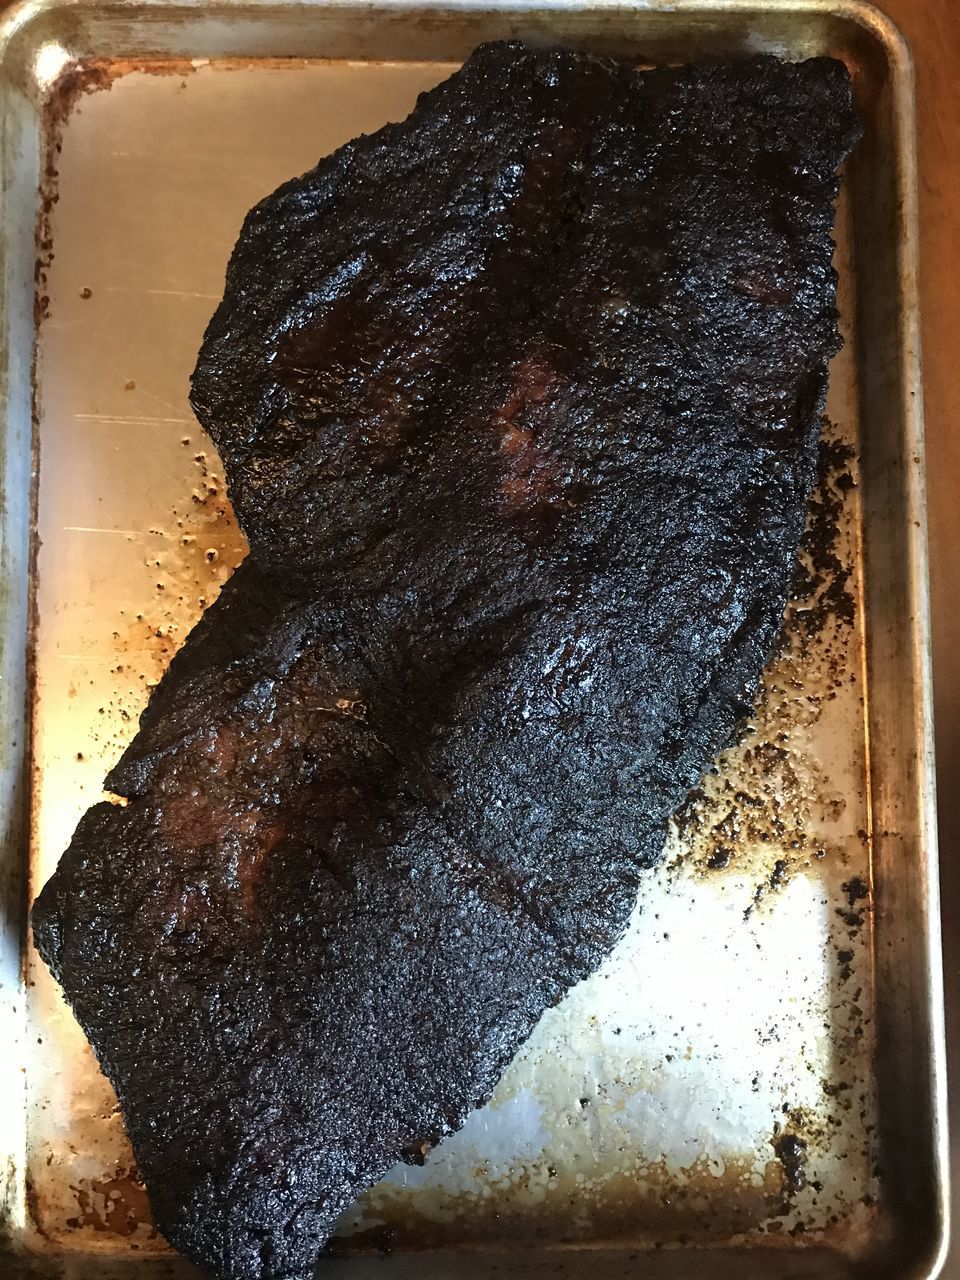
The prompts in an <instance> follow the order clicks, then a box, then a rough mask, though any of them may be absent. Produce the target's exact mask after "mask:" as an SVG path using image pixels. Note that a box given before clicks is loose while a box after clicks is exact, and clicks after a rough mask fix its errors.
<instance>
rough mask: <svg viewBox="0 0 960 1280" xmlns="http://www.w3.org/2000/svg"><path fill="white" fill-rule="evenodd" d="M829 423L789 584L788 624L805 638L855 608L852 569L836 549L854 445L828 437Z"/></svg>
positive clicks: (846, 619)
mask: <svg viewBox="0 0 960 1280" xmlns="http://www.w3.org/2000/svg"><path fill="white" fill-rule="evenodd" d="M827 427H828V430H827V431H826V432H825V434H824V436H823V438H822V439H821V443H820V449H819V453H818V463H817V487H816V489H815V490H814V493H813V496H812V497H811V499H810V506H809V508H808V512H807V527H806V530H805V531H804V535H803V538H802V539H801V542H800V559H799V562H798V567H797V573H796V575H795V577H794V581H793V587H792V590H791V600H792V601H793V608H792V609H791V613H790V622H791V626H792V627H793V629H794V631H795V633H796V634H797V635H798V636H802V637H803V638H805V639H808V640H809V639H813V638H814V637H816V636H817V635H819V634H820V633H821V632H822V631H823V629H824V627H825V626H827V624H828V623H829V622H831V621H833V622H836V623H841V624H842V623H846V624H850V623H852V622H853V613H854V597H853V593H852V592H851V590H850V586H849V583H850V574H851V572H852V569H851V566H850V565H849V564H846V563H844V561H843V560H842V559H841V557H840V555H839V554H838V551H837V527H838V524H839V520H840V515H841V512H842V510H843V504H844V501H845V499H846V497H847V495H848V494H849V492H850V491H851V489H853V488H855V486H856V481H855V479H854V476H853V472H852V470H851V466H850V464H851V462H852V460H853V457H854V451H853V447H852V446H851V445H849V444H847V443H846V442H844V441H842V440H838V439H836V438H831V434H830V427H829V424H827Z"/></svg>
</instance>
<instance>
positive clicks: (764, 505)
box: [33, 44, 857, 1280]
mask: <svg viewBox="0 0 960 1280" xmlns="http://www.w3.org/2000/svg"><path fill="white" fill-rule="evenodd" d="M856 132H857V130H856V124H855V121H854V118H853V115H852V111H851V106H850V94H849V87H848V83H847V77H846V73H845V71H844V69H843V67H842V66H841V65H840V64H838V63H835V62H831V61H828V60H816V61H811V62H807V63H802V64H798V65H787V64H783V63H779V62H777V61H775V60H773V59H769V58H756V59H751V60H748V61H744V62H738V63H721V64H716V65H710V66H703V67H687V68H677V69H667V70H659V71H652V72H644V73H637V72H635V71H633V70H632V69H631V68H629V67H627V66H623V65H618V64H615V63H612V62H608V61H601V60H597V59H594V58H591V57H589V56H586V55H583V54H576V53H570V52H564V51H556V50H554V51H533V50H531V49H528V48H526V47H524V46H522V45H520V44H493V45H487V46H483V47H481V48H480V49H478V50H477V51H476V52H475V54H474V55H473V56H472V57H471V58H470V59H469V61H468V62H467V63H466V64H465V66H464V67H463V69H462V70H461V71H459V72H458V73H457V74H456V75H454V76H452V77H451V78H450V79H449V80H448V81H446V82H445V83H444V84H442V85H440V86H439V87H438V88H437V89H435V90H433V91H432V92H430V93H428V94H426V95H424V96H423V97H422V98H421V100H420V102H419V103H418V105H417V107H416V109H415V111H414V112H413V114H412V115H411V116H410V117H409V119H407V120H406V121H404V122H403V123H402V124H397V125H390V126H387V127H386V128H384V129H382V130H381V131H379V132H378V133H376V134H374V135H372V136H371V137H365V138H360V139H358V140H357V141H355V142H351V143H349V144H348V145H347V146H345V147H343V148H342V149H341V150H340V151H338V152H337V153H336V154H334V155H333V156H331V157H329V158H328V159H326V160H324V161H322V162H321V163H320V164H319V165H318V166H317V168H316V169H314V170H312V171H311V172H310V173H308V174H306V175H305V176H304V177H302V178H299V179H296V180H295V181H292V182H289V183H287V184H286V185H285V186H283V187H281V188H280V189H279V190H278V191H277V192H276V193H274V194H273V195H271V196H270V197H268V198H267V199H266V200H264V201H263V202H262V203H261V204H259V205H258V206H257V207H256V208H255V209H254V210H253V211H252V212H251V213H250V214H249V216H248V218H247V220H246V222H245V224H244V228H243V231H242V233H241V236H240V240H239V243H238V245H237V247H236V249H235V251H234V254H233V257H232V259H231V262H230V266H229V270H228V274H227V284H226V292H225V296H224V300H223V303H222V304H221V306H220V307H219V309H218V310H217V312H216V314H215V316H214V318H213V320H212V322H211V324H210V326H209V329H208V331H207V334H206V336H205V339H204V343H203V348H202V350H201V352H200V359H199V363H198V365H197V370H196V373H195V375H194V382H193V402H194V405H195V407H196V410H197V414H198V416H199V418H200V420H201V422H202V424H203V426H204V427H205V428H206V429H207V430H208V431H209V433H210V434H211V436H212V437H213V438H214V440H215V442H216V444H217V446H218V448H219V450H220V452H221V454H222V456H223V459H224V462H225V465H226V470H227V476H228V482H229V486H230V493H231V496H232V499H233V502H234V506H235V508H236V511H237V513H238V516H239V518H240V521H241V523H242V525H243V528H244V531H245V532H246V534H247V536H248V538H249V541H250V545H251V555H250V557H249V559H248V560H247V562H246V563H245V564H244V565H243V566H242V567H241V568H240V569H239V570H238V571H237V573H236V574H235V575H234V577H233V578H232V579H231V581H230V582H229V583H228V584H227V586H226V587H225V589H224V591H223V592H222V594H221V596H220V598H219V600H218V601H217V602H216V604H215V605H214V606H213V607H212V608H210V609H209V610H208V612H207V614H206V615H205V616H204V618H203V620H202V621H201V622H200V624H199V625H198V626H197V628H196V629H195V631H194V632H193V634H192V635H191V636H190V637H189V639H188V641H187V643H186V645H185V646H184V648H183V650H182V651H181V653H180V654H179V655H178V656H177V657H176V658H175V660H174V662H173V664H172V666H171V667H170V670H169V672H168V673H167V675H166V676H165V678H164V680H163V681H162V683H161V684H160V686H159V687H158V689H157V690H156V692H155V694H154V696H153V698H152V700H151V702H150V705H149V706H148V708H147V710H146V712H145V713H144V716H143V719H142V722H141V728H140V732H139V733H138V735H137V737H136V739H135V740H134V742H133V743H132V745H131V746H130V747H129V748H128V750H127V751H126V753H125V754H124V756H123V757H122V759H121V760H120V762H119V764H118V765H117V766H116V768H115V769H114V770H113V772H112V773H111V774H110V776H109V778H108V781H107V785H108V787H109V788H110V790H112V791H114V792H116V793H118V794H119V795H121V796H123V797H126V799H127V803H126V804H125V805H124V806H118V805H114V804H109V803H102V804H98V805H96V806H94V807H93V808H92V809H91V810H90V811H89V812H88V813H87V815H86V816H85V817H84V818H83V819H82V821H81V823H80V825H79V827H78V829H77V832H76V835H75V837H74V839H73V842H72V844H71V846H70V848H69V850H68V851H67V853H66V854H65V855H64V857H63V859H62V861H61V863H60V866H59V868H58V870H57V872H56V874H55V875H54V876H53V878H52V879H51V880H50V882H49V883H48V884H47V886H46V887H45V888H44V890H43V892H42V894H41V896H40V898H39V900H38V902H37V904H36V906H35V908H34V915H33V920H34V930H35V937H36V941H37V945H38V947H39V949H40V951H41V953H42V955H43V956H44V958H45V959H46V961H47V963H48V964H49V965H50V967H51V969H52V970H53V972H54V974H55V975H56V977H57V978H58V980H59V981H60V983H61V984H62V986H63V988H64V990H65V992H66V994H67V996H68V998H69V1000H70V1001H71V1003H72V1005H73V1007H74V1009H75V1011H76V1014H77V1017H78V1018H79V1020H80V1022H81V1023H82V1025H83V1027H84V1029H85V1030H86V1032H87V1034H88V1036H89V1037H90V1040H91V1042H92V1044H93V1046H94V1048H95V1050H96V1052H97V1054H98V1056H99V1059H100V1061H101V1063H102V1065H103V1068H104V1070H105V1071H106V1072H107V1074H108V1075H109V1077H110V1079H111V1080H112V1082H113V1084H114V1085H115V1087H116V1089H117V1092H118V1095H119V1097H120V1101H121V1104H122V1107H123V1112H124V1115H125V1118H126V1122H127V1127H128V1129H129V1132H130V1136H131V1138H132V1140H133V1145H134V1149H135V1152H136V1156H137V1160H138V1162H139V1167H140V1169H141V1172H142V1174H143V1176H144V1178H145V1179H146V1182H147V1186H148V1188H149V1191H150V1196H151V1201H152V1205H153V1208H154V1211H155V1214H156V1217H157V1221H158V1223H159V1225H160V1227H161V1229H162V1230H163V1231H164V1233H165V1234H166V1235H167V1236H168V1238H169V1239H170V1240H171V1242H172V1243H173V1244H174V1245H176V1246H177V1247H178V1248H179V1249H181V1250H182V1251H183V1252H184V1253H185V1254H186V1255H187V1256H188V1257H190V1258H192V1259H193V1260H195V1261H196V1262H198V1263H200V1264H201V1265H203V1266H206V1267H208V1268H209V1269H210V1270H211V1271H212V1272H213V1273H214V1274H216V1275H218V1276H222V1277H229V1278H231V1280H255V1278H260V1277H263V1278H267V1277H270V1278H275V1280H279V1278H280V1277H300V1276H306V1275H309V1274H310V1273H311V1272H312V1269H313V1266H314V1263H315V1260H316V1257H317V1255H318V1252H319V1250H320V1249H321V1248H322V1246H323V1244H324V1242H325V1241H326V1240H327V1238H328V1236H329V1234H330V1232H331V1229H332V1227H333V1224H334V1223H335V1220H336V1218H337V1216H338V1214H340V1212H341V1211H342V1210H343V1209H344V1208H345V1207H346V1206H347V1205H348V1204H349V1203H350V1202H351V1201H352V1200H353V1199H354V1198H355V1197H356V1195H357V1194H358V1193H359V1192H360V1191H361V1190H363V1189H364V1188H365V1187H367V1186H368V1185H370V1184H371V1183H372V1182H374V1181H376V1180H377V1179H378V1178H380V1177H381V1176H382V1174H383V1173H384V1172H385V1171H386V1170H387V1169H388V1168H389V1167H390V1166H391V1165H392V1164H393V1163H394V1162H395V1161H397V1160H399V1159H408V1160H421V1159H422V1158H423V1156H424V1154H425V1152H427V1151H428V1150H429V1148H430V1147H431V1146H432V1145H433V1144H435V1143H436V1142H438V1141H439V1140H440V1139H441V1138H442V1137H443V1136H444V1135H445V1134H447V1133H449V1132H451V1131H452V1130H454V1129H456V1128H457V1127H459V1126H460V1125H461V1124H462V1123H463V1121H464V1119H465V1117H466V1115H467V1113H468V1111H469V1110H470V1109H471V1108H473V1107H475V1106H477V1105H479V1104H481V1103H482V1102H483V1101H484V1100H485V1099H486V1098H487V1097H489V1095H490V1093H491V1091H492V1089H493V1087H494V1085H495V1084H496V1081H497V1079H498V1077H499V1075H500V1073H501V1072H502V1070H503V1068H504V1067H505V1065H506V1064H507V1062H508V1061H509V1060H510V1058H511V1057H512V1055H513V1054H514V1052H515V1051H516V1049H517V1048H518V1046H519V1045H520V1044H521V1043H522V1041H523V1040H524V1038H525V1037H526V1036H527V1035H528V1034H529V1032H530V1030H531V1029H532V1027H533V1026H534V1024H535V1023H536V1021H537V1019H538V1018H539V1017H540V1015H541V1013H542V1012H543V1010H544V1009H545V1008H547V1007H548V1006H550V1005H552V1004H554V1003H556V1001H558V1000H559V999H560V998H561V997H562V996H563V994H564V992H565V991H567V990H568V989H569V987H570V986H571V985H572V984H574V983H576V982H577V981H579V980H580V979H582V978H583V977H585V976H586V975H587V974H589V973H590V972H591V971H592V970H593V969H594V968H595V967H596V965H597V964H598V963H599V962H600V960H601V959H602V958H603V956H604V955H605V954H606V953H607V952H608V951H609V949H610V948H611V947H612V946H613V944H614V943H615V942H616V940H617V938H618V936H619V935H620V933H621V931H622V930H623V927H624V925H625V923H626V921H627V918H628V916H629V914H630V911H631V909H632V906H633V904H634V901H635V895H636V889H637V883H638V879H639V877H640V876H641V875H642V873H643V871H644V869H645V868H647V867H649V866H650V865H651V864H652V863H653V862H654V861H655V860H656V858H657V856H658V854H659V851H660V847H661V845H662V841H663V836H664V828H665V824H666V821H667V819H668V816H669V815H670V813H671V812H672V811H673V809H674V808H675V807H676V806H677V805H678V804H679V803H680V802H681V801H682V800H683V798H684V796H685V794H686V792H687V790H688V789H689V787H690V786H691V785H692V784H693V783H695V782H696V781H697V780H698V778H699V777H700V775H701V774H702V772H703V770H704V768H705V767H706V766H707V765H708V763H709V762H710V760H711V758H712V757H713V756H714V755H715V753H716V752H717V751H718V750H719V749H720V748H721V747H723V746H724V745H725V743H726V742H727V741H728V740H729V738H730V735H731V732H732V730H733V727H734V725H735V722H736V720H737V719H738V717H740V716H741V715H742V714H743V713H744V712H745V711H746V710H747V709H748V708H749V706H750V703H751V700H752V697H753V694H754V689H755V686H756V682H757V679H758V677H759V675H760V671H761V669H762V666H763V664H764V662H765V660H766V658H767V657H768V656H769V654H770V652H771V649H772V647H773V646H774V643H775V640H776V637H777V633H778V630H779V627H780V623H781V616H782V611H783V607H784V602H785V597H786V592H787V588H788V584H789V581H790V577H791V572H792V569H793V562H794V557H795V554H796V548H797V543H798V540H799V537H800V533H801V529H802V526H803V520H804V510H805V506H806V502H807V496H808V493H809V490H810V487H811V483H812V479H813V476H814V470H815V447H816V439H817V433H818V419H819V414H820V412H821V409H822V406H823V400H824V394H825V387H826V377H827V363H828V360H829V358H830V356H831V355H832V354H833V352H834V351H835V350H836V349H837V346H838V338H837V325H836V313H835V308H834V277H833V273H832V270H831V266H830V259H831V253H832V247H833V246H832V242H831V238H830V231H831V226H832V221H833V202H834V198H835V196H836V193H837V181H838V180H837V176H836V171H837V166H838V165H839V164H840V162H841V161H842V160H843V158H844V156H845V155H846V154H847V152H848V150H849V148H850V147H851V145H852V144H853V141H854V140H855V137H856Z"/></svg>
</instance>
